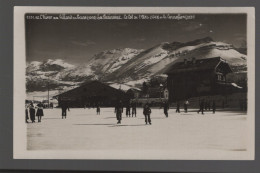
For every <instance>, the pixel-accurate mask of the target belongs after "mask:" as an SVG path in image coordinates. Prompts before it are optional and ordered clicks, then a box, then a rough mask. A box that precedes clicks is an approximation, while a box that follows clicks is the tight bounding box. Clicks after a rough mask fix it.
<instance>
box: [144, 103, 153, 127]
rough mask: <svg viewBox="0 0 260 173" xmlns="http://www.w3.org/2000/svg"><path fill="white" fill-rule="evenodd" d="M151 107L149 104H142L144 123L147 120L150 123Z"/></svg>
mask: <svg viewBox="0 0 260 173" xmlns="http://www.w3.org/2000/svg"><path fill="white" fill-rule="evenodd" d="M151 113H152V111H151V108H150V107H149V104H148V103H146V104H145V106H144V110H143V114H144V116H145V123H146V124H147V123H148V122H149V124H150V125H151V124H152V122H151Z"/></svg>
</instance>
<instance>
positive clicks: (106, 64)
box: [88, 48, 143, 75]
mask: <svg viewBox="0 0 260 173" xmlns="http://www.w3.org/2000/svg"><path fill="white" fill-rule="evenodd" d="M142 51H143V50H137V49H131V48H125V49H113V50H108V51H103V52H101V53H99V54H96V55H94V57H93V58H92V59H91V60H90V62H89V63H88V66H89V67H90V69H91V70H93V71H94V73H95V74H96V75H106V74H109V73H112V72H114V71H115V70H117V69H119V68H120V67H121V66H122V65H123V64H125V63H127V62H128V61H129V60H131V59H132V58H133V57H135V56H136V55H138V54H139V53H140V52H142Z"/></svg>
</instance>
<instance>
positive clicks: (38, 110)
mask: <svg viewBox="0 0 260 173" xmlns="http://www.w3.org/2000/svg"><path fill="white" fill-rule="evenodd" d="M210 103H211V102H209V101H205V100H204V99H202V100H201V101H200V103H199V110H198V111H197V113H200V112H201V114H204V110H211V109H212V111H213V114H214V113H215V111H216V104H215V101H214V100H213V101H212V104H210ZM188 106H189V101H188V100H185V101H184V103H183V109H184V112H185V113H187V112H188ZM60 107H61V116H62V119H66V117H67V110H68V111H70V109H69V104H68V103H67V102H62V103H61V105H60ZM125 107H126V117H131V115H132V117H134V116H135V117H136V113H137V112H136V107H137V103H136V102H134V101H133V102H128V103H127V104H125ZM161 107H163V112H164V115H165V116H166V118H167V117H168V110H169V103H168V102H167V101H164V102H163V103H162V106H161ZM43 108H44V106H43V103H39V104H37V105H36V106H35V105H34V104H33V103H30V104H29V105H26V107H25V115H26V117H25V121H26V123H28V120H29V119H30V120H31V121H32V123H34V122H35V117H36V116H37V118H38V122H41V119H42V116H44V114H43ZM123 109H124V104H123V103H122V101H121V100H119V101H118V102H117V104H116V105H115V114H116V118H117V124H121V121H122V114H123ZM131 109H132V111H131ZM96 110H97V115H100V104H96ZM151 113H152V111H151V108H150V105H149V103H146V104H145V105H144V107H143V115H144V116H145V123H146V124H148V123H149V124H150V125H151V124H152V122H151ZM176 113H180V103H179V102H177V104H176ZM29 117H30V118H29Z"/></svg>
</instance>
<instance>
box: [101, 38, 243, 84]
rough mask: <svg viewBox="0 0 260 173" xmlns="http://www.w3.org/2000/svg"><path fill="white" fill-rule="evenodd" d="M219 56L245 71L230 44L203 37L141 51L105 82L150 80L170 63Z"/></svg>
mask: <svg viewBox="0 0 260 173" xmlns="http://www.w3.org/2000/svg"><path fill="white" fill-rule="evenodd" d="M217 56H220V57H222V58H223V59H225V60H226V61H227V62H228V63H229V64H230V65H231V66H232V67H235V68H237V67H239V68H240V67H241V66H242V68H243V69H245V68H246V59H247V57H246V55H243V54H241V53H239V52H238V51H237V50H235V49H234V48H233V46H232V45H231V44H227V43H223V42H214V41H213V40H212V39H211V38H208V37H207V38H203V39H199V40H195V41H191V42H187V43H179V42H173V43H162V44H160V45H157V46H155V47H153V48H151V49H148V50H146V51H143V52H141V53H140V54H139V55H137V56H136V57H134V58H132V59H131V60H130V61H128V62H127V63H125V64H124V65H122V67H121V68H119V69H118V70H116V71H115V72H114V73H111V74H110V75H108V76H107V78H106V79H105V80H108V81H109V80H115V79H116V80H117V81H118V82H129V81H133V80H140V79H142V78H148V79H149V78H150V77H151V76H154V75H160V74H163V73H164V72H165V71H166V70H167V69H168V68H169V67H170V66H172V65H173V64H174V63H176V62H179V61H183V60H184V59H187V60H190V59H191V58H192V57H195V58H196V59H202V58H212V57H217Z"/></svg>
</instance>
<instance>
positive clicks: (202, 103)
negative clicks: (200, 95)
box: [198, 99, 205, 114]
mask: <svg viewBox="0 0 260 173" xmlns="http://www.w3.org/2000/svg"><path fill="white" fill-rule="evenodd" d="M204 105H205V103H204V99H202V100H201V102H200V109H199V110H198V113H200V112H201V114H204Z"/></svg>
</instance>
